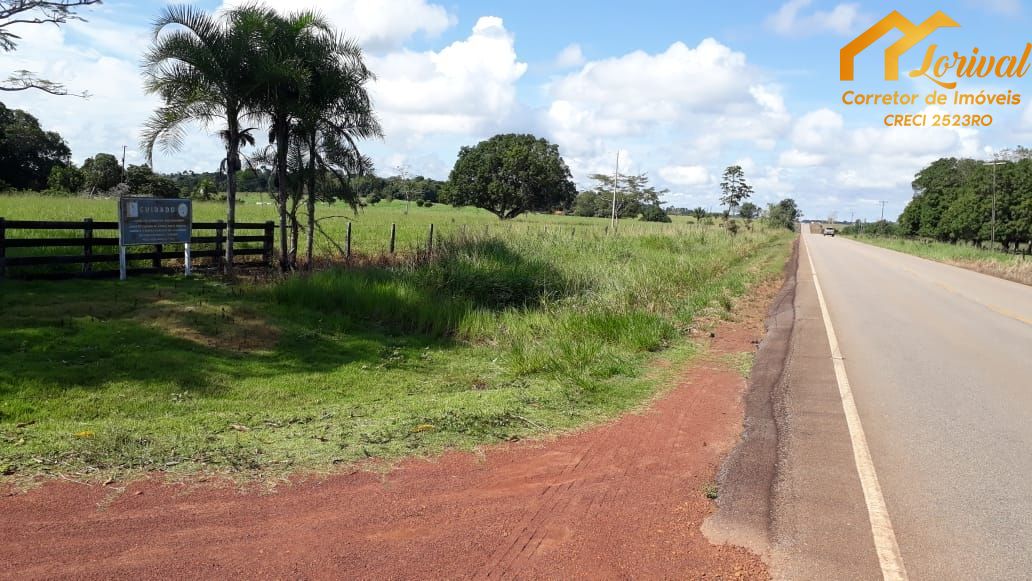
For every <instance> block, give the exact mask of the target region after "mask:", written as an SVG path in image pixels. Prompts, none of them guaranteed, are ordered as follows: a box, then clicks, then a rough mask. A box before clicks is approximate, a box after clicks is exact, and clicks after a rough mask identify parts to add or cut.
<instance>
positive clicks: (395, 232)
mask: <svg viewBox="0 0 1032 581" xmlns="http://www.w3.org/2000/svg"><path fill="white" fill-rule="evenodd" d="M397 235H398V225H397V224H391V247H390V253H391V254H394V240H395V239H396V238H397Z"/></svg>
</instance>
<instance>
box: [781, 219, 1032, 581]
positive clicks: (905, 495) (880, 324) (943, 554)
mask: <svg viewBox="0 0 1032 581" xmlns="http://www.w3.org/2000/svg"><path fill="white" fill-rule="evenodd" d="M802 242H803V243H802V255H801V258H800V261H799V271H798V280H799V283H798V284H799V288H798V292H797V296H796V328H795V331H794V334H793V347H792V351H791V353H790V356H789V357H790V360H789V362H788V364H787V372H786V375H787V377H788V381H787V382H785V386H784V387H783V391H784V393H783V394H782V395H783V400H784V404H783V405H782V409H780V410H779V413H781V414H783V415H784V416H785V417H784V418H783V420H782V424H783V425H782V430H781V431H782V436H781V440H783V441H781V442H780V443H779V446H780V448H781V450H780V459H779V468H778V476H777V482H776V484H775V486H774V487H773V490H774V492H773V495H772V497H773V500H772V504H773V507H772V510H771V513H772V515H773V520H772V526H771V528H772V536H773V538H772V544H773V547H774V548H773V553H774V561H775V565H776V566H775V572H776V573H777V574H778V576H780V577H785V578H815V579H816V578H837V579H844V578H858V579H871V578H879V577H881V576H882V574H883V570H884V567H883V565H884V560H882V561H881V562H880V561H879V558H878V555H877V554H876V544H877V543H876V542H874V541H873V540H872V539H873V538H874V537H877V534H876V533H872V526H871V523H872V518H871V502H870V500H869V498H867V496H865V495H866V493H867V492H869V491H867V490H865V489H864V485H862V484H861V481H862V479H861V477H859V476H858V472H861V473H862V470H859V471H858V468H857V466H858V463H859V461H858V460H856V458H855V457H854V456H855V454H854V452H855V450H856V437H855V436H856V434H855V433H854V432H855V431H854V430H853V429H852V428H851V427H850V426H849V422H847V420H846V414H845V413H844V412H843V409H844V407H846V406H843V397H842V396H841V393H840V385H839V384H840V383H841V382H837V381H836V374H835V372H834V369H833V357H832V352H833V350H832V349H831V348H830V345H829V340H828V336H827V333H826V328H825V325H824V317H823V315H822V310H821V309H820V307H819V302H818V297H817V294H816V292H815V290H816V289H815V281H814V278H815V277H813V272H816V275H817V276H816V281H817V284H819V285H820V287H821V289H822V290H823V297H824V299H825V302H826V307H827V311H826V312H827V313H828V314H829V315H830V320H831V322H832V323H833V327H834V332H835V335H836V337H837V343H838V348H839V350H840V352H841V361H843V362H844V364H845V372H846V374H847V375H848V385H849V388H850V389H851V392H852V398H853V401H854V402H855V410H856V412H857V415H858V418H859V424H860V425H861V427H862V433H863V434H864V435H865V439H866V446H867V448H868V449H869V456H870V460H871V461H872V462H873V471H874V473H876V477H877V483H878V485H879V486H880V493H881V495H882V496H883V498H884V509H885V510H886V511H887V516H888V518H889V519H891V530H890V532H891V533H892V535H894V540H895V542H896V543H897V544H898V551H899V555H900V557H901V559H902V562H903V565H904V566H905V575H906V577H909V578H910V579H1032V287H1028V286H1024V285H1021V284H1017V283H1013V282H1008V281H1005V280H1001V279H997V278H992V277H989V276H986V275H982V274H979V273H975V272H971V271H968V270H964V269H960V268H956V267H953V266H948V265H943V264H939V263H935V262H932V261H928V260H924V259H921V258H916V257H912V256H908V255H905V254H900V253H897V252H893V251H889V250H883V249H880V248H876V247H873V246H870V245H866V244H862V243H859V242H856V241H852V240H849V239H844V238H841V237H835V238H831V237H827V238H826V237H822V236H820V235H815V234H809V233H806V234H804V235H803V241H802ZM811 260H812V264H813V272H811V271H810V261H811ZM865 500H866V501H865ZM875 528H877V527H875ZM883 532H884V531H883ZM890 577H891V576H890Z"/></svg>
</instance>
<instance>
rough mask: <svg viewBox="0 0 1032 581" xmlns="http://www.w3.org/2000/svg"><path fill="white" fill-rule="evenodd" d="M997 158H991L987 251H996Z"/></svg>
mask: <svg viewBox="0 0 1032 581" xmlns="http://www.w3.org/2000/svg"><path fill="white" fill-rule="evenodd" d="M999 161H1000V160H999V158H997V157H996V156H995V155H994V156H993V215H992V225H991V226H990V229H989V232H990V234H989V250H992V251H995V250H996V166H997V165H998V164H999Z"/></svg>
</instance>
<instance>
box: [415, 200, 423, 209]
mask: <svg viewBox="0 0 1032 581" xmlns="http://www.w3.org/2000/svg"><path fill="white" fill-rule="evenodd" d="M416 205H417V206H419V207H420V208H422V207H423V200H416Z"/></svg>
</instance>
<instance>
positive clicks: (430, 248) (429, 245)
mask: <svg viewBox="0 0 1032 581" xmlns="http://www.w3.org/2000/svg"><path fill="white" fill-rule="evenodd" d="M426 254H427V257H428V258H432V257H433V255H434V225H433V224H430V234H428V235H427V238H426Z"/></svg>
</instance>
